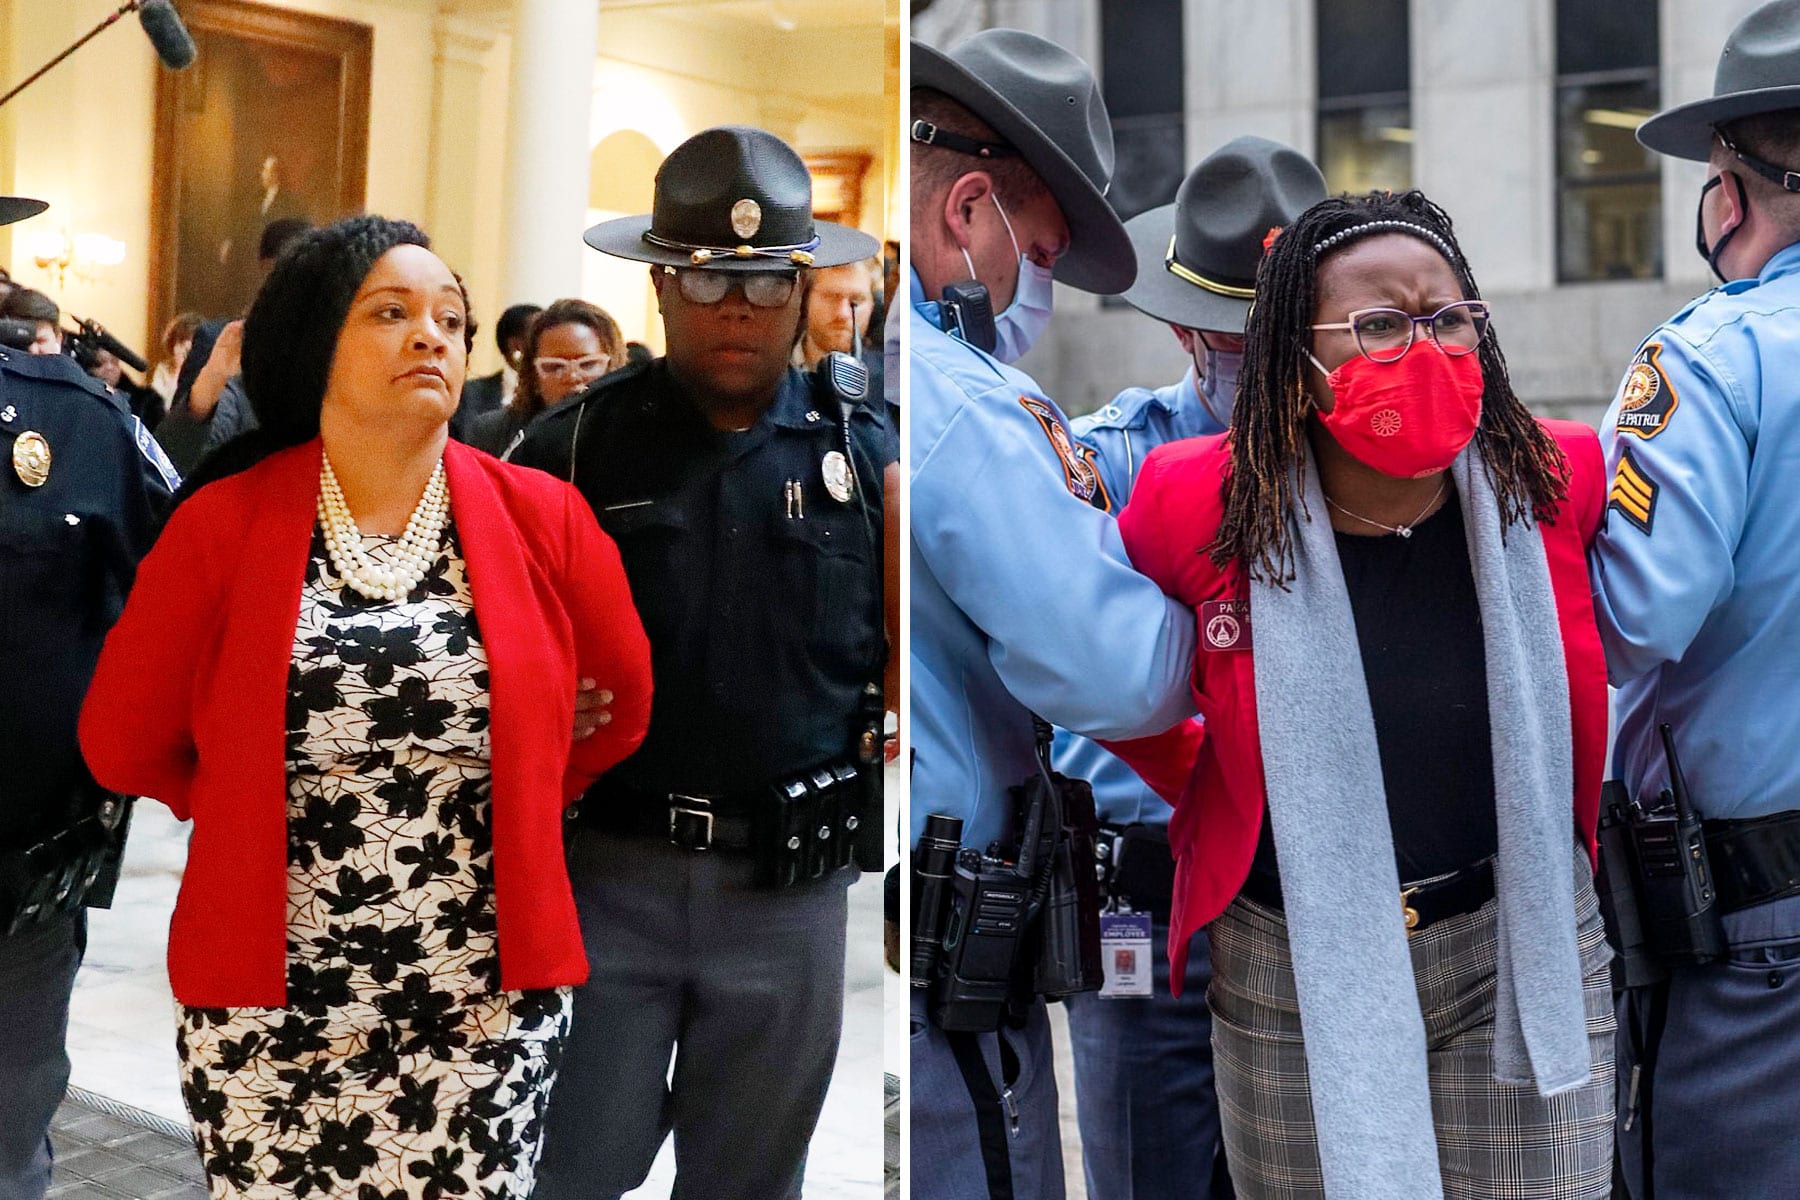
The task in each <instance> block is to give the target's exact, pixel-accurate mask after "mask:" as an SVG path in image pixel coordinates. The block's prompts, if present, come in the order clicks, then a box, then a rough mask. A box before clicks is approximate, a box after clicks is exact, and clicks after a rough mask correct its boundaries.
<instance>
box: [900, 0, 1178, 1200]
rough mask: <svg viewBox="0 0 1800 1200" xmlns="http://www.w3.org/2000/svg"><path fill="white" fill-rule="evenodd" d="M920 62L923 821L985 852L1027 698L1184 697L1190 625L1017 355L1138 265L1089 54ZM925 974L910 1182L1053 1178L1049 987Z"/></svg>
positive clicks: (1041, 1193) (929, 1193)
mask: <svg viewBox="0 0 1800 1200" xmlns="http://www.w3.org/2000/svg"><path fill="white" fill-rule="evenodd" d="M912 62H913V73H912V81H913V84H914V88H913V93H912V116H913V124H912V127H911V128H912V133H911V136H912V140H913V142H914V146H913V160H912V180H911V186H912V227H911V230H912V242H911V258H912V272H911V298H912V312H911V313H910V314H909V324H908V328H907V341H908V352H909V353H910V354H911V356H912V370H911V376H910V378H911V394H910V395H909V397H908V399H907V403H908V404H909V405H910V406H911V410H912V417H911V420H912V441H911V483H910V485H909V486H910V490H909V492H908V503H909V505H910V509H911V513H912V563H913V569H912V643H911V645H912V698H913V708H912V714H913V727H914V747H915V762H914V766H913V775H912V815H913V840H914V842H915V844H916V843H917V841H918V839H919V836H920V834H921V832H922V830H923V827H924V823H925V819H926V817H927V815H928V814H932V813H942V814H947V815H950V816H954V817H958V818H961V819H962V821H963V829H962V844H963V845H964V846H965V847H971V848H975V849H981V848H985V847H987V846H988V845H989V844H990V843H991V842H995V841H1002V842H1004V841H1005V840H1006V839H1007V838H1008V837H1009V835H1011V834H1013V833H1015V832H1016V831H1014V830H1012V828H1011V826H1012V824H1013V817H1012V812H1011V803H1010V800H1009V797H1008V789H1009V788H1011V787H1013V786H1014V785H1016V784H1018V783H1020V781H1022V780H1024V779H1026V778H1027V777H1028V776H1030V775H1032V774H1033V773H1034V772H1035V771H1036V770H1037V767H1036V765H1035V759H1034V740H1035V739H1034V729H1033V721H1032V714H1033V713H1034V712H1035V713H1037V714H1039V715H1040V716H1042V717H1043V719H1045V720H1047V721H1050V722H1053V723H1055V724H1058V725H1062V726H1065V727H1067V728H1070V729H1074V730H1077V731H1079V732H1082V733H1087V734H1090V735H1095V736H1103V737H1114V738H1118V737H1129V736H1135V735H1139V734H1148V733H1154V732H1159V731H1161V730H1163V729H1165V728H1167V727H1169V726H1170V725H1173V724H1175V723H1176V722H1177V721H1179V720H1181V719H1182V718H1184V717H1186V716H1188V715H1189V714H1190V713H1191V712H1192V711H1193V704H1192V701H1191V699H1190V696H1189V692H1188V686H1187V676H1188V668H1189V666H1190V665H1191V663H1192V658H1191V655H1192V654H1193V649H1194V623H1193V618H1192V615H1191V613H1189V612H1187V611H1185V610H1184V609H1183V608H1182V607H1181V606H1180V605H1178V604H1176V603H1175V602H1173V601H1171V600H1168V599H1167V598H1166V597H1164V596H1163V594H1162V592H1161V591H1160V590H1159V589H1158V588H1157V587H1156V586H1155V585H1154V584H1152V583H1151V582H1150V581H1149V580H1147V579H1145V578H1144V577H1143V576H1141V575H1139V574H1138V573H1137V572H1135V571H1133V570H1132V568H1131V565H1130V563H1129V562H1128V561H1127V559H1126V556H1125V552H1124V548H1123V545H1122V544H1121V542H1120V540H1119V534H1118V531H1117V528H1116V527H1115V525H1114V523H1113V519H1112V517H1110V516H1109V515H1107V513H1106V511H1105V506H1106V504H1107V501H1108V496H1107V493H1106V490H1105V487H1104V484H1103V483H1102V481H1101V478H1100V475H1099V473H1098V472H1097V470H1096V469H1095V466H1094V463H1093V461H1092V458H1091V451H1084V450H1083V449H1082V448H1079V447H1077V446H1076V445H1075V443H1074V442H1073V441H1072V440H1071V439H1070V436H1069V431H1068V426H1067V423H1066V421H1065V420H1064V418H1063V414H1062V412H1061V410H1060V409H1058V408H1057V406H1056V404H1055V403H1054V402H1053V401H1052V400H1051V399H1050V398H1049V397H1048V396H1046V395H1045V394H1044V391H1043V389H1042V388H1040V387H1039V386H1038V385H1037V384H1036V383H1035V382H1033V381H1032V380H1031V378H1030V377H1029V376H1027V375H1025V374H1024V373H1023V372H1021V371H1019V370H1016V369H1014V368H1013V367H1011V366H1009V365H1008V364H1009V363H1011V362H1012V361H1013V360H1015V359H1017V358H1018V357H1019V356H1021V355H1023V354H1024V353H1025V351H1026V350H1027V349H1028V348H1029V347H1030V346H1031V344H1032V343H1033V341H1034V340H1035V339H1036V337H1037V336H1038V335H1039V334H1040V333H1041V332H1042V331H1043V329H1044V327H1045V325H1046V324H1047V323H1048V321H1049V318H1050V314H1051V303H1052V299H1051V288H1050V283H1051V279H1052V277H1053V276H1054V278H1056V279H1058V280H1061V281H1062V282H1063V283H1065V284H1067V285H1068V286H1071V287H1076V288H1080V289H1082V290H1084V291H1090V292H1097V293H1101V294H1110V293H1116V292H1119V291H1122V290H1123V289H1125V288H1126V287H1128V286H1130V284H1131V282H1132V279H1133V277H1134V275H1135V274H1136V273H1137V267H1136V263H1135V261H1134V259H1133V255H1132V248H1131V242H1130V240H1129V239H1128V238H1127V236H1126V234H1125V230H1124V227H1123V226H1122V225H1121V224H1120V222H1119V219H1118V217H1117V215H1116V214H1115V213H1114V212H1113V209H1112V206H1111V205H1110V204H1109V203H1108V201H1107V199H1106V191H1107V188H1108V186H1109V184H1110V181H1111V176H1112V168H1113V145H1112V133H1111V127H1110V124H1109V122H1108V118H1107V113H1106V106H1105V104H1104V102H1103V101H1102V99H1101V97H1100V91H1099V88H1098V86H1097V84H1096V83H1095V80H1094V76H1093V72H1092V71H1091V69H1090V68H1089V67H1088V65H1087V64H1086V63H1085V62H1083V61H1082V60H1081V59H1079V58H1077V57H1076V56H1075V55H1073V54H1071V53H1069V52H1068V51H1067V50H1064V49H1063V48H1061V47H1060V46H1056V45H1054V44H1052V43H1050V42H1047V41H1045V40H1044V39H1042V38H1039V37H1036V36H1034V35H1032V34H1028V33H1023V32H1020V31H1017V30H1007V29H997V30H988V31H985V32H982V33H978V34H975V35H974V36H972V37H970V38H968V39H967V40H965V41H964V42H962V43H961V44H959V45H958V46H956V47H955V48H954V49H952V50H950V51H949V52H948V53H944V52H940V51H937V50H935V49H933V48H931V47H929V46H926V45H923V44H921V43H918V42H914V43H913V59H912ZM983 292H985V297H984V296H983V294H982V293H983ZM984 299H985V303H984ZM989 312H991V313H992V314H994V315H993V316H992V317H991V318H990V317H988V316H987V315H986V314H987V313H989ZM917 982H919V981H918V980H915V983H917ZM923 995H924V993H923V992H922V991H917V990H916V991H915V993H914V1005H913V1014H912V1041H911V1057H912V1163H913V1176H912V1181H911V1184H910V1187H911V1189H912V1194H913V1195H914V1196H915V1197H920V1198H925V1197H931V1198H934V1200H935V1198H938V1197H959V1198H960V1197H979V1196H994V1197H999V1196H1019V1197H1026V1196H1029V1197H1033V1198H1034V1200H1054V1198H1055V1197H1060V1196H1061V1195H1062V1194H1063V1175H1062V1149H1061V1139H1060V1136H1059V1133H1058V1129H1057V1123H1056V1084H1055V1079H1054V1075H1053V1073H1052V1067H1051V1057H1052V1056H1051V1046H1050V1035H1049V1025H1048V1021H1047V1019H1046V1016H1045V1010H1044V1005H1043V1003H1042V1001H1041V1000H1034V1001H1033V1002H1032V1003H1031V1004H1030V1005H1029V1007H1028V1008H1027V1010H1026V1015H1025V1017H1024V1023H1023V1026H1022V1027H1021V1028H1011V1027H1003V1028H1002V1029H1001V1030H1000V1031H999V1032H998V1033H955V1034H948V1033H946V1032H945V1031H943V1030H942V1029H939V1028H938V1027H937V1026H936V1025H934V1024H932V1023H931V1021H930V1020H929V1019H928V1013H927V1008H928V1006H927V1004H926V1003H925V1002H924V1000H923ZM1009 1189H1010V1190H1009Z"/></svg>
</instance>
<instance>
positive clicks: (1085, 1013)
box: [1067, 915, 1232, 1200]
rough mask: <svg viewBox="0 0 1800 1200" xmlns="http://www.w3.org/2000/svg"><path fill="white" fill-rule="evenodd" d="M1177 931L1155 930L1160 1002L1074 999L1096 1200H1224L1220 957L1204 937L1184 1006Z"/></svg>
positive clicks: (1079, 1085) (1080, 1116) (1191, 956)
mask: <svg viewBox="0 0 1800 1200" xmlns="http://www.w3.org/2000/svg"><path fill="white" fill-rule="evenodd" d="M1168 936H1169V924H1168V920H1167V918H1166V917H1164V916H1160V915H1159V916H1158V917H1157V918H1156V920H1155V922H1154V923H1153V925H1152V927H1151V933H1150V938H1151V951H1152V953H1153V954H1154V956H1155V973H1156V981H1155V994H1154V995H1152V996H1150V997H1148V998H1144V999H1117V1000H1114V999H1102V998H1101V997H1099V996H1097V995H1094V994H1092V993H1086V994H1083V995H1079V996H1071V997H1069V999H1068V1001H1067V1004H1068V1011H1069V1041H1070V1049H1071V1050H1072V1052H1073V1055H1074V1059H1075V1114H1076V1118H1077V1120H1078V1122H1079V1124H1080V1126H1081V1159H1082V1164H1083V1167H1084V1168H1085V1172H1086V1175H1087V1194H1088V1196H1089V1200H1226V1198H1227V1197H1230V1196H1231V1195H1232V1191H1231V1182H1230V1178H1229V1176H1228V1175H1227V1174H1226V1172H1225V1169H1224V1164H1223V1162H1222V1161H1221V1159H1222V1157H1223V1152H1222V1151H1221V1149H1220V1144H1219V1098H1218V1096H1217V1095H1216V1094H1215V1093H1214V1091H1213V1056H1212V1016H1211V1014H1210V1013H1208V1012H1207V1009H1206V989H1207V985H1208V984H1210V983H1211V982H1212V954H1211V950H1210V948H1209V947H1208V945H1207V941H1206V935H1205V934H1204V933H1197V934H1195V935H1194V938H1193V941H1192V942H1191V943H1190V945H1189V949H1188V961H1187V971H1186V975H1185V977H1184V981H1183V984H1182V995H1181V999H1179V1000H1177V999H1175V997H1174V996H1172V995H1170V994H1169V955H1168V950H1167V949H1166V947H1167V945H1168Z"/></svg>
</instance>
